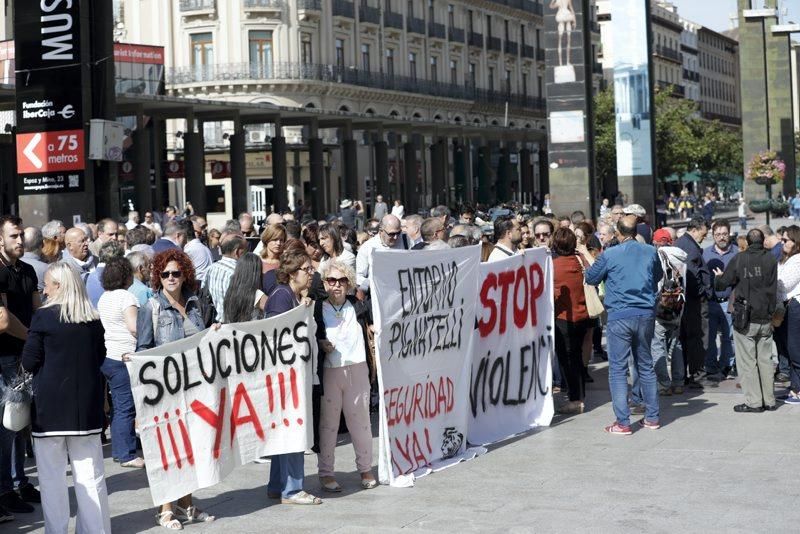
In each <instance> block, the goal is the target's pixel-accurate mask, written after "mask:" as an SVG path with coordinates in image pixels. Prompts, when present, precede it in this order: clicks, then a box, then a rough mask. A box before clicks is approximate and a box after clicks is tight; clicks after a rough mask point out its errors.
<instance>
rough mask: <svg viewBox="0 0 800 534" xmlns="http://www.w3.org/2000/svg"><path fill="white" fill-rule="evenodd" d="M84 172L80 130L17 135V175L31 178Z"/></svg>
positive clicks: (81, 133)
mask: <svg viewBox="0 0 800 534" xmlns="http://www.w3.org/2000/svg"><path fill="white" fill-rule="evenodd" d="M85 168H86V160H85V156H84V137H83V130H61V131H57V132H35V133H24V134H17V172H18V173H20V174H35V173H46V172H54V171H82V170H83V169H85Z"/></svg>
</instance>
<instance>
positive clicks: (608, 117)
mask: <svg viewBox="0 0 800 534" xmlns="http://www.w3.org/2000/svg"><path fill="white" fill-rule="evenodd" d="M594 149H595V154H594V163H595V175H596V176H597V179H598V182H599V183H600V184H604V183H607V180H608V179H609V178H612V177H613V176H616V174H617V132H616V122H615V116H614V91H612V90H608V89H606V90H604V91H600V92H599V93H597V95H596V96H595V97H594ZM610 193H611V191H607V192H606V194H610Z"/></svg>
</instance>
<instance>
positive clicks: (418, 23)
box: [406, 17, 425, 35]
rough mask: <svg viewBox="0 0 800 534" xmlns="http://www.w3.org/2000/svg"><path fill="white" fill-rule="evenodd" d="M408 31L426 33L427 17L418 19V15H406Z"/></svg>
mask: <svg viewBox="0 0 800 534" xmlns="http://www.w3.org/2000/svg"><path fill="white" fill-rule="evenodd" d="M406 31H407V32H408V33H417V34H419V35H425V19H418V18H416V17H406Z"/></svg>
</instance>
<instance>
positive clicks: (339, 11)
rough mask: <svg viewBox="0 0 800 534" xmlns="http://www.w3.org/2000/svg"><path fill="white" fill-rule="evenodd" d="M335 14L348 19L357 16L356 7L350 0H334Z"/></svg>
mask: <svg viewBox="0 0 800 534" xmlns="http://www.w3.org/2000/svg"><path fill="white" fill-rule="evenodd" d="M333 16H334V17H345V18H348V19H354V18H356V9H355V7H354V6H353V2H350V1H349V0H333Z"/></svg>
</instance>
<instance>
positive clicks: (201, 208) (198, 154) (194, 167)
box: [183, 132, 207, 216]
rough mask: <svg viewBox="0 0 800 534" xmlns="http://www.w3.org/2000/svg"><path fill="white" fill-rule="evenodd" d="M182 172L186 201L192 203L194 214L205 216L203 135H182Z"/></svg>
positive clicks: (187, 133)
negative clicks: (183, 171)
mask: <svg viewBox="0 0 800 534" xmlns="http://www.w3.org/2000/svg"><path fill="white" fill-rule="evenodd" d="M183 157H184V160H185V161H184V170H185V172H186V200H187V201H188V202H191V203H192V207H194V212H195V213H196V214H198V215H203V216H205V215H206V210H207V205H206V172H205V170H206V169H205V149H204V147H203V134H202V133H198V132H186V133H185V134H183Z"/></svg>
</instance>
